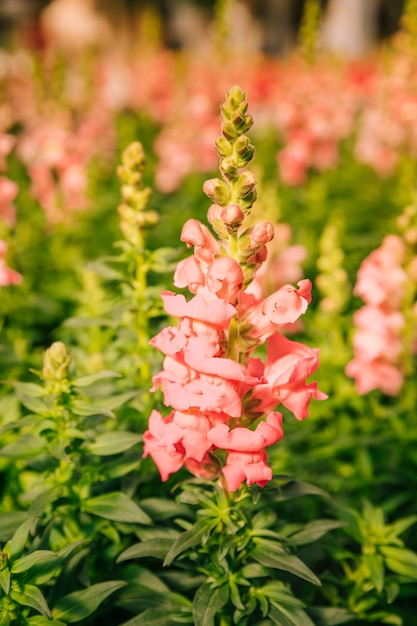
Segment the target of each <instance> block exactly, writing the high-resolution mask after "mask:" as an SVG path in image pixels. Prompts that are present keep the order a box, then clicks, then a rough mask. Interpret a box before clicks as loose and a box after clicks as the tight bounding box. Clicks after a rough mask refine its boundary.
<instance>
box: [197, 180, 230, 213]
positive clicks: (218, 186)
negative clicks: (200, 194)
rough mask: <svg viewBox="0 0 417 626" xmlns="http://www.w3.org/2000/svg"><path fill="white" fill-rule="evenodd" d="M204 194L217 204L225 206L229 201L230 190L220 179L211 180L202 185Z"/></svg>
mask: <svg viewBox="0 0 417 626" xmlns="http://www.w3.org/2000/svg"><path fill="white" fill-rule="evenodd" d="M203 191H204V193H205V194H206V195H207V196H208V197H209V198H210V200H212V201H213V202H215V203H217V204H221V205H222V206H225V205H226V204H227V203H228V202H229V200H230V188H229V185H228V184H227V183H225V182H224V181H223V180H221V179H220V178H211V179H210V180H206V181H205V182H204V184H203Z"/></svg>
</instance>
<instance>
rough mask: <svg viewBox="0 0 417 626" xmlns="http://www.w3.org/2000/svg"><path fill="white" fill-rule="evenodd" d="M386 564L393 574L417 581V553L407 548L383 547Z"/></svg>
mask: <svg viewBox="0 0 417 626" xmlns="http://www.w3.org/2000/svg"><path fill="white" fill-rule="evenodd" d="M380 550H381V552H382V554H383V555H384V557H385V564H386V566H387V567H388V569H390V570H391V571H392V572H395V573H396V574H400V576H407V578H412V579H414V580H417V553H416V552H413V551H412V550H408V549H407V548H396V547H393V546H381V548H380Z"/></svg>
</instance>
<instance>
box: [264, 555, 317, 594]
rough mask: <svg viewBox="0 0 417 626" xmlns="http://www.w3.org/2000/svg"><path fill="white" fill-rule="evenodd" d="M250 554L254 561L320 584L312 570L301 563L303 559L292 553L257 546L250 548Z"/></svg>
mask: <svg viewBox="0 0 417 626" xmlns="http://www.w3.org/2000/svg"><path fill="white" fill-rule="evenodd" d="M252 556H253V558H254V559H255V560H256V561H258V563H261V565H265V566H266V567H273V568H275V569H280V570H284V571H286V572H290V573H291V574H294V575H295V576H298V577H299V578H303V579H304V580H307V581H308V582H310V583H313V584H314V585H321V582H320V580H319V579H318V578H317V576H316V575H315V574H314V572H312V571H311V569H310V568H309V567H307V565H306V564H305V563H303V561H301V560H300V559H299V558H298V557H296V556H294V555H291V554H277V553H275V552H270V551H269V550H267V549H266V548H262V547H260V546H257V547H256V548H255V549H254V550H252Z"/></svg>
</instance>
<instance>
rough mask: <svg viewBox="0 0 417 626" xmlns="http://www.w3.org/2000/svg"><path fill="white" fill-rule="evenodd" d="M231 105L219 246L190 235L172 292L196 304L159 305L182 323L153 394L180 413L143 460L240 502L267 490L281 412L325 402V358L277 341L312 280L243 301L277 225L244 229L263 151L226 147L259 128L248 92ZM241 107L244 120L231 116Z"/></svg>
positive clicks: (218, 199) (159, 342)
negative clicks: (218, 481)
mask: <svg viewBox="0 0 417 626" xmlns="http://www.w3.org/2000/svg"><path fill="white" fill-rule="evenodd" d="M228 98H229V99H228V101H227V103H225V105H224V108H223V109H222V120H223V121H225V120H226V121H227V123H228V124H230V125H232V124H233V123H236V124H237V128H236V129H235V130H234V131H233V132H232V130H231V128H230V127H227V125H226V124H225V128H226V130H225V131H224V133H223V137H222V138H220V141H219V143H218V144H217V149H218V152H219V154H220V155H221V156H222V157H223V160H221V164H220V172H221V173H222V176H223V180H220V179H213V180H210V181H206V183H205V185H204V191H205V192H206V194H207V195H208V196H209V198H210V199H211V200H212V201H213V204H212V205H211V207H210V209H209V211H208V218H209V221H210V223H211V225H212V226H213V228H214V230H215V231H216V233H217V234H218V237H219V240H217V239H216V238H215V237H214V236H213V235H212V234H211V232H210V230H209V229H208V228H207V226H205V225H203V224H201V223H200V222H199V221H197V220H195V219H192V220H188V221H187V222H186V223H185V225H184V227H183V230H182V233H181V239H182V241H184V242H185V243H186V245H187V246H188V247H193V254H192V256H190V257H188V258H187V259H185V260H183V261H181V262H180V263H179V264H178V266H177V270H176V272H175V275H174V284H175V286H176V287H180V288H185V287H187V288H188V289H189V291H190V292H191V294H192V297H191V299H190V300H187V299H186V298H185V296H184V295H181V294H175V293H173V292H171V291H164V292H162V294H161V297H162V299H163V304H164V308H165V311H166V313H167V314H168V315H169V316H170V317H173V318H177V319H178V323H177V325H176V326H169V327H167V328H163V329H162V330H161V331H160V332H159V333H158V334H157V335H156V336H155V337H154V338H153V339H151V342H150V343H151V345H153V346H154V347H155V348H157V349H158V350H160V351H161V352H162V353H163V354H164V355H165V358H164V362H163V369H162V371H160V372H159V373H157V374H156V375H155V376H154V377H153V387H152V390H153V391H155V390H156V389H157V388H158V387H161V389H162V392H163V396H164V404H165V405H166V406H169V407H172V410H171V412H170V413H169V415H168V416H167V417H163V416H162V415H161V413H159V412H158V411H153V412H152V414H151V417H150V420H149V428H148V430H147V431H146V433H145V435H144V442H145V445H144V455H145V456H147V455H150V456H151V457H152V458H153V460H154V461H155V464H156V466H157V467H158V469H159V472H160V474H161V478H162V480H167V478H168V477H169V476H170V475H171V474H172V473H174V472H176V471H177V470H178V469H179V468H180V467H182V466H184V467H186V468H187V469H188V470H189V471H190V472H191V473H193V474H195V475H197V476H202V477H215V476H216V475H218V474H219V472H220V471H221V472H222V476H223V479H224V481H225V483H226V485H227V488H228V489H230V490H231V491H235V490H236V489H238V488H239V487H240V485H241V484H242V483H243V482H245V481H246V482H247V484H248V485H252V484H255V483H256V484H258V485H259V486H261V487H263V486H264V485H265V484H266V483H267V482H268V481H269V480H270V479H271V478H272V470H271V468H270V467H269V466H268V463H267V452H266V448H267V447H268V446H271V445H273V444H275V443H276V442H278V441H279V440H280V439H281V438H282V436H283V429H282V415H281V413H279V412H277V411H276V409H277V407H278V406H279V405H280V404H282V405H283V406H285V407H287V408H289V409H290V410H291V411H293V412H294V415H295V417H296V418H297V419H299V420H302V419H304V418H305V417H306V416H307V415H308V407H309V403H310V401H311V399H313V398H314V399H317V400H321V399H324V398H326V397H327V396H326V395H325V394H324V393H322V392H321V391H319V390H318V388H317V383H315V382H312V383H307V378H308V377H309V376H310V375H312V374H313V373H314V372H315V371H316V369H317V367H318V364H319V358H318V350H317V349H313V348H309V347H307V346H304V345H303V344H301V343H298V342H294V341H291V340H290V339H287V338H285V337H284V336H283V335H281V333H280V332H279V330H280V329H282V328H283V327H285V326H286V325H287V324H293V323H294V322H297V320H298V319H299V318H300V316H301V315H303V314H304V313H305V312H306V310H307V308H308V305H309V303H310V302H311V282H310V280H307V279H301V280H299V281H298V285H297V287H294V286H293V285H291V284H288V283H284V284H281V286H280V288H278V289H277V290H276V291H275V292H274V293H272V294H270V295H268V296H267V297H265V298H258V297H256V296H255V295H254V294H253V293H249V292H248V291H245V287H246V286H247V285H248V284H250V282H251V280H252V279H253V276H254V275H255V273H256V271H257V270H258V268H261V266H262V264H263V263H264V262H265V261H266V259H267V245H268V244H269V242H271V241H272V239H273V237H274V227H273V225H272V224H271V223H270V222H262V223H260V224H256V225H255V226H251V227H250V228H246V227H245V225H244V219H245V217H246V215H247V214H248V212H249V211H250V208H251V204H252V203H253V202H254V200H255V198H256V191H255V179H254V176H253V175H252V174H251V173H250V172H243V173H242V174H239V172H238V169H239V168H241V167H242V159H243V158H244V155H245V154H247V155H248V156H247V160H248V161H249V160H250V159H251V155H252V154H253V148H252V147H251V146H250V144H249V143H248V140H247V138H243V140H240V141H239V143H238V144H237V148H239V149H236V150H235V151H234V152H233V149H232V148H230V150H229V147H228V146H229V144H230V142H229V139H230V137H234V139H233V140H232V139H230V141H238V139H237V137H239V135H242V134H243V132H244V131H242V128H245V124H246V125H247V127H250V125H251V117H250V116H245V114H246V106H245V103H244V102H243V99H244V95H243V94H242V92H241V91H240V89H239V88H233V90H231V92H229V94H228ZM235 108H236V109H237V113H239V115H238V114H236V115H234V116H233V115H232V114H231V111H232V110H234V109H235ZM230 120H235V122H232V121H230ZM222 142H223V143H222ZM230 145H231V144H230ZM222 146H225V154H226V156H224V155H223V152H222V149H223V148H222ZM230 152H232V154H235V159H236V162H234V161H233V158H231V157H230ZM231 159H232V160H231ZM238 201H239V202H238ZM263 344H266V345H267V348H268V352H267V358H266V362H265V363H263V361H262V360H261V359H259V358H256V357H254V356H253V352H254V350H255V348H256V347H257V346H261V345H263ZM224 456H226V460H225V463H223V461H222V459H223V458H224Z"/></svg>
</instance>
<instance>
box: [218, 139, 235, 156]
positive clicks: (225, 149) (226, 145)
mask: <svg viewBox="0 0 417 626" xmlns="http://www.w3.org/2000/svg"><path fill="white" fill-rule="evenodd" d="M214 144H215V146H216V150H217V152H218V154H219V155H220V156H221V157H228V156H230V155H231V154H232V151H233V147H232V144H231V143H230V141H228V140H227V139H226V137H223V135H220V137H217V139H216V141H215V142H214Z"/></svg>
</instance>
